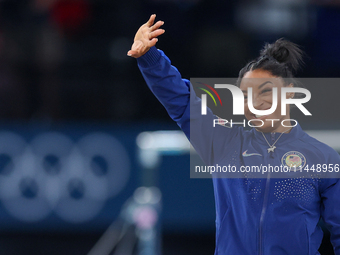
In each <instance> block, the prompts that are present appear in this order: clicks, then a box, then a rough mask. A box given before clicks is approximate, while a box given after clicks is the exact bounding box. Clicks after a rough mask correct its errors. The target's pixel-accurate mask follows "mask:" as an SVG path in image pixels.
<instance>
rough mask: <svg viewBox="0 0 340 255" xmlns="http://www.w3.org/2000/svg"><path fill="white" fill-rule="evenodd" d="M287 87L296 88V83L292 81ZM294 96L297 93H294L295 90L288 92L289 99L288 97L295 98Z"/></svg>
mask: <svg viewBox="0 0 340 255" xmlns="http://www.w3.org/2000/svg"><path fill="white" fill-rule="evenodd" d="M287 87H291V88H294V84H293V83H290V84H289V85H288V86H287ZM294 96H295V93H294V92H291V93H288V94H287V99H288V98H294Z"/></svg>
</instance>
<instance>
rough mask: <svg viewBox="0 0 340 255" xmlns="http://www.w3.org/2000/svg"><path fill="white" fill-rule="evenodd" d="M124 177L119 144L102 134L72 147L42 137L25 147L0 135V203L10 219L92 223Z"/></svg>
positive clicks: (58, 138)
mask: <svg viewBox="0 0 340 255" xmlns="http://www.w3.org/2000/svg"><path fill="white" fill-rule="evenodd" d="M129 176H130V160H129V157H128V154H127V152H126V150H125V148H124V147H123V145H122V144H121V143H120V142H119V141H118V140H117V139H115V138H114V137H113V136H111V135H109V134H106V133H90V134H88V135H86V136H84V137H82V138H81V139H80V140H78V141H77V142H76V143H75V142H73V141H72V140H71V139H70V138H69V137H67V136H66V135H64V134H62V133H58V132H45V133H42V134H40V135H38V136H36V137H35V138H34V139H33V140H32V141H31V142H30V143H27V142H26V141H25V140H24V139H23V138H22V137H21V136H20V135H18V134H16V133H13V132H0V200H1V202H2V203H3V205H4V207H5V208H6V210H7V211H8V213H9V214H10V215H12V216H13V217H15V218H17V219H20V220H22V221H26V222H33V221H39V220H42V219H44V218H45V217H47V216H48V215H49V214H50V213H52V212H54V213H55V214H56V215H58V216H59V217H60V218H61V219H63V220H65V221H67V222H72V223H81V222H84V221H88V220H90V219H92V218H94V217H95V216H96V215H97V214H98V213H99V211H100V210H101V209H102V208H103V206H104V204H105V202H106V200H107V199H109V198H113V197H115V196H116V195H117V194H118V193H119V192H120V191H121V190H122V189H123V188H124V187H125V185H126V183H127V181H128V179H129Z"/></svg>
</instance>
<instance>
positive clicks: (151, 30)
mask: <svg viewBox="0 0 340 255" xmlns="http://www.w3.org/2000/svg"><path fill="white" fill-rule="evenodd" d="M155 18H156V14H152V15H151V16H150V19H149V20H148V21H147V22H146V23H145V24H143V25H142V26H141V27H140V28H139V29H138V31H137V33H136V35H135V39H134V43H133V44H132V46H131V50H129V51H128V53H127V55H128V56H130V57H134V58H139V57H141V56H143V55H144V54H145V53H146V52H147V51H148V50H149V49H150V48H151V47H152V46H155V45H156V43H157V42H158V38H157V37H158V36H160V35H161V34H163V33H164V32H165V30H164V29H160V27H161V26H162V25H163V24H164V21H157V22H156V23H155V24H154V22H155Z"/></svg>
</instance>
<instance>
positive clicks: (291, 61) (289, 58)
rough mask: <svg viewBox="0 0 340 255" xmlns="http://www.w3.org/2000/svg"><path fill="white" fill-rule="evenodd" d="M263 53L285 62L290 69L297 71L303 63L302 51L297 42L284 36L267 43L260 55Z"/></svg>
mask: <svg viewBox="0 0 340 255" xmlns="http://www.w3.org/2000/svg"><path fill="white" fill-rule="evenodd" d="M264 55H266V56H268V57H269V58H273V59H275V60H276V61H277V62H279V63H283V64H286V65H287V66H288V67H289V68H290V69H291V70H292V71H297V70H298V69H299V68H300V66H301V64H303V61H302V57H303V51H302V50H301V49H300V48H299V46H298V45H297V44H295V43H292V42H290V41H288V40H285V39H284V38H280V39H278V40H277V41H276V42H274V43H272V44H269V43H267V44H266V45H265V46H264V48H263V50H262V51H261V56H264Z"/></svg>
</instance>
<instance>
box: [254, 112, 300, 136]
mask: <svg viewBox="0 0 340 255" xmlns="http://www.w3.org/2000/svg"><path fill="white" fill-rule="evenodd" d="M289 118H290V117H289V116H285V118H284V119H289ZM282 120H283V119H282ZM282 120H280V121H278V122H277V123H278V125H277V126H274V127H272V128H271V129H268V130H261V129H258V128H255V129H256V130H257V131H259V132H264V133H289V132H290V131H291V130H292V128H293V127H289V126H291V122H290V121H285V125H286V126H288V127H284V126H282V125H281V121H282Z"/></svg>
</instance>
